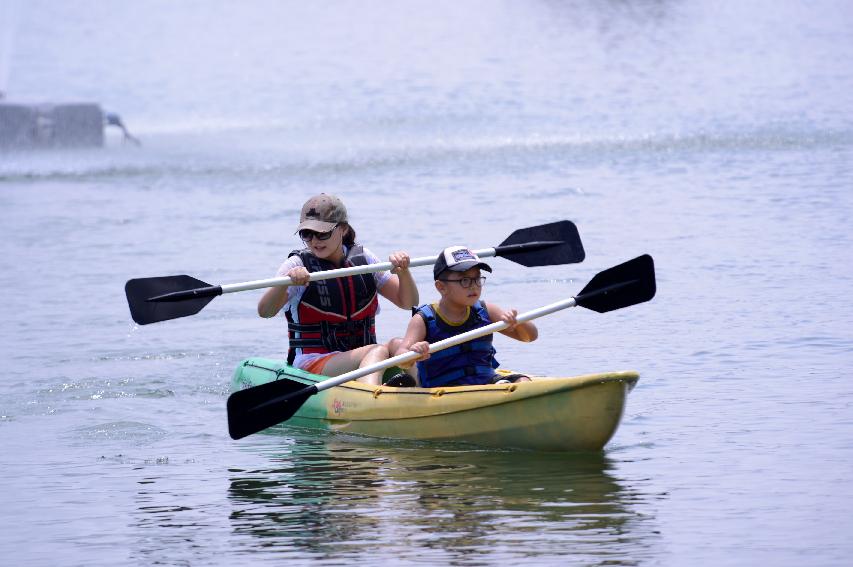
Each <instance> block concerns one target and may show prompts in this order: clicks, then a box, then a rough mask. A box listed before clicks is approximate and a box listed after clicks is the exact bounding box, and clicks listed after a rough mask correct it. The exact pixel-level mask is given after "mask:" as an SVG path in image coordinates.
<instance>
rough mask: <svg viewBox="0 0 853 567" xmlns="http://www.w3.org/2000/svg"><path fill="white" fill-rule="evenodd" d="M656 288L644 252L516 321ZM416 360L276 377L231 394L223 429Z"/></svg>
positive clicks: (489, 329) (233, 430) (277, 419)
mask: <svg viewBox="0 0 853 567" xmlns="http://www.w3.org/2000/svg"><path fill="white" fill-rule="evenodd" d="M478 255H479V253H478ZM655 290H656V285H655V267H654V261H653V260H652V257H651V256H649V255H647V254H644V255H643V256H639V257H637V258H634V259H633V260H629V261H628V262H625V263H624V264H619V265H618V266H614V267H612V268H610V269H608V270H604V271H603V272H600V273H598V274H596V276H595V277H594V278H592V280H590V282H589V283H588V284H587V285H586V287H584V288H583V289H582V290H581V292H580V293H579V294H578V295H576V296H574V297H571V298H569V299H564V300H562V301H558V302H556V303H552V304H550V305H545V306H543V307H540V308H538V309H534V310H532V311H528V312H526V313H522V314H520V315H519V316H518V317H517V319H518V322H519V323H523V322H524V321H530V320H532V319H536V318H538V317H543V316H545V315H549V314H551V313H554V312H556V311H560V310H562V309H566V308H568V307H575V306H578V305H579V306H581V307H585V308H587V309H591V310H593V311H596V312H598V313H606V312H607V311H614V310H616V309H622V308H623V307H628V306H630V305H636V304H637V303H643V302H645V301H649V300H650V299H651V298H653V297H654V296H655ZM506 327H507V324H506V323H504V322H503V321H499V322H497V323H492V324H490V325H486V326H485V327H480V328H479V329H473V330H471V331H468V332H467V333H462V334H460V335H456V336H455V337H450V338H448V339H444V340H443V341H438V342H436V343H433V344H431V345H430V348H429V352H430V353H434V352H437V351H440V350H442V349H445V348H448V347H452V346H455V345H458V344H461V343H464V342H465V341H469V340H471V339H476V338H478V337H482V336H484V335H488V334H490V333H496V332H498V331H502V330H504V329H505V328H506ZM417 357H418V354H417V353H415V352H408V353H404V354H400V355H398V356H394V357H392V358H389V359H387V360H383V361H382V362H377V363H375V364H371V365H369V366H365V367H364V368H359V369H358V370H353V371H352V372H347V373H346V374H341V375H340V376H335V377H333V378H329V379H328V380H323V381H322V382H317V383H316V384H312V385H310V386H306V385H305V384H303V383H301V382H298V381H296V380H291V379H289V378H281V379H279V380H276V381H274V382H269V383H268V384H262V385H260V386H255V387H253V388H247V389H245V390H241V391H239V392H234V393H233V394H231V396H229V398H228V431H229V433H230V435H231V437H232V438H233V439H241V438H243V437H246V436H247V435H251V434H253V433H257V432H259V431H262V430H264V429H266V428H268V427H272V426H273V425H277V424H279V423H281V422H283V421H287V420H288V419H290V418H291V417H292V416H293V414H295V413H296V411H297V410H298V409H299V408H300V407H301V406H302V404H304V403H305V401H306V400H307V399H308V398H310V397H311V396H313V395H314V394H316V393H318V392H321V391H323V390H326V389H328V388H331V387H333V386H338V385H339V384H343V383H344V382H349V381H350V380H355V379H357V378H361V377H362V376H366V375H368V374H371V373H373V372H377V371H379V370H384V369H386V368H390V367H392V366H396V365H398V364H400V363H401V362H409V361H412V360H415V359H416V358H417Z"/></svg>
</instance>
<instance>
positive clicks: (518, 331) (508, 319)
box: [486, 303, 539, 343]
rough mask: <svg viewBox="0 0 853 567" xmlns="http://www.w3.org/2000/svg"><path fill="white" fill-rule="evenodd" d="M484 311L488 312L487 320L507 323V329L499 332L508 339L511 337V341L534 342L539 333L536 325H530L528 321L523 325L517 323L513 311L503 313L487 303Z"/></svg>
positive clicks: (514, 311) (495, 306)
mask: <svg viewBox="0 0 853 567" xmlns="http://www.w3.org/2000/svg"><path fill="white" fill-rule="evenodd" d="M486 310H487V311H488V312H489V318H490V319H491V320H492V321H494V322H498V321H503V322H504V323H507V324H508V325H509V327H507V328H506V329H504V330H503V331H501V334H504V335H506V336H508V337H512V338H513V339H515V340H517V341H521V342H525V343H529V342H532V341H535V340H536V338H537V337H538V336H539V331H538V330H537V329H536V325H534V324H533V323H531V322H530V321H525V322H524V323H519V322H518V321H517V320H516V317H517V316H518V311H516V310H515V309H509V310H506V311H504V310H503V309H501V308H500V307H498V306H497V305H495V304H494V303H487V304H486Z"/></svg>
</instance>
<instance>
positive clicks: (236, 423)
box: [228, 378, 317, 439]
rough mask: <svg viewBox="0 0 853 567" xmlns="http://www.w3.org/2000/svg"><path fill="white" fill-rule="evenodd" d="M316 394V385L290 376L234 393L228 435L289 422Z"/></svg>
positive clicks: (240, 434) (248, 432)
mask: <svg viewBox="0 0 853 567" xmlns="http://www.w3.org/2000/svg"><path fill="white" fill-rule="evenodd" d="M316 393H317V387H316V386H314V385H313V384H312V385H311V386H306V385H305V384H303V383H301V382H297V381H296V380H290V379H288V378H280V379H278V380H276V381H274V382H269V383H267V384H261V385H260V386H254V387H252V388H246V389H245V390H240V391H238V392H234V393H233V394H231V395H230V396H228V434H229V435H231V438H232V439H242V438H243V437H246V436H247V435H251V434H252V433H258V432H259V431H263V430H264V429H266V428H268V427H272V426H273V425H278V424H279V423H281V422H282V421H287V420H288V419H290V418H291V417H293V414H295V413H296V411H297V410H298V409H299V408H300V407H302V404H304V403H305V400H307V399H308V398H310V397H311V396H313V395H314V394H316Z"/></svg>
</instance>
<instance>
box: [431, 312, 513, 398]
mask: <svg viewBox="0 0 853 567" xmlns="http://www.w3.org/2000/svg"><path fill="white" fill-rule="evenodd" d="M415 314H416V316H418V315H419V316H421V317H423V320H424V323H425V324H426V340H427V342H429V343H430V344H432V343H435V342H438V341H440V340H443V339H447V338H450V337H453V336H456V335H460V334H462V333H465V332H467V331H470V330H471V329H478V328H480V327H485V326H486V325H488V324H490V323H491V322H492V320H491V319H490V318H489V312H488V311H487V310H486V304H485V303H483V302H482V301H478V302H477V303H475V304H474V306H473V308H470V309H469V310H468V318H467V319H465V321H463V322H462V323H461V324H459V325H453V324H451V323H449V322H447V321H446V320H444V319H443V318H442V317H441V315H439V314H438V313H437V312H436V308H435V306H434V305H421V306H420V307H418V309H417V311H416V312H415ZM497 367H498V361H497V360H495V348H494V347H493V346H492V335H491V334H488V335H486V336H484V337H480V338H478V339H473V340H470V341H468V342H464V343H462V344H461V345H456V346H452V347H449V348H446V349H444V350H440V351H438V352H436V353H433V354H431V355H430V357H429V358H428V359H426V360H423V361H420V362H418V379H419V380H420V382H421V386H422V387H424V388H434V387H436V386H465V385H478V384H491V383H492V380H493V379H494V376H495V368H497Z"/></svg>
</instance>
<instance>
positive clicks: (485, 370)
mask: <svg viewBox="0 0 853 567" xmlns="http://www.w3.org/2000/svg"><path fill="white" fill-rule="evenodd" d="M477 374H487V375H491V374H494V368H492V367H491V366H466V367H465V368H460V369H458V370H454V371H452V372H448V373H447V374H442V375H441V376H438V377H436V378H430V379H429V383H428V385H427V386H426V387H427V388H435V387H436V386H444V385H445V384H449V383H450V382H455V381H456V380H459V379H460V378H465V377H466V376H475V375H477ZM422 379H423V378H422Z"/></svg>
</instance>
